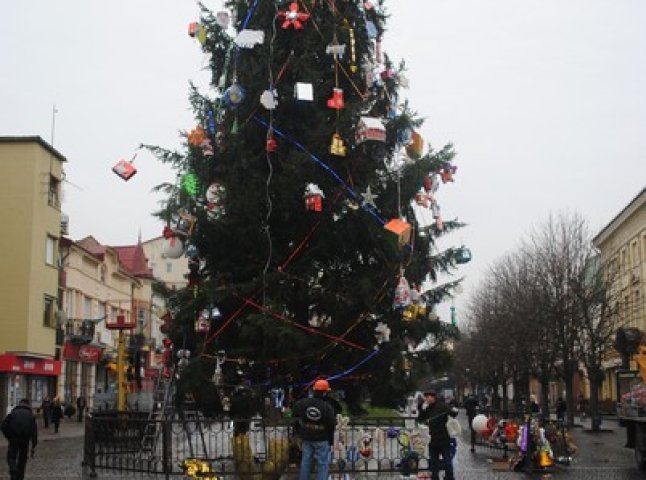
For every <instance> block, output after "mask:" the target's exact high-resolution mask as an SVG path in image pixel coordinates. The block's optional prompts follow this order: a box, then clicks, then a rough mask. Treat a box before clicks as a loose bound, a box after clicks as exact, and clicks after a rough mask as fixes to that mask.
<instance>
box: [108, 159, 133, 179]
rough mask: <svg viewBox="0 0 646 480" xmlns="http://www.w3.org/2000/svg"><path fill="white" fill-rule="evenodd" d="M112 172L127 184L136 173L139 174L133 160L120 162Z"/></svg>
mask: <svg viewBox="0 0 646 480" xmlns="http://www.w3.org/2000/svg"><path fill="white" fill-rule="evenodd" d="M133 160H134V157H133ZM112 171H113V172H114V173H116V174H117V175H118V176H119V177H121V178H122V179H123V180H125V181H126V182H127V181H128V180H130V179H131V178H132V177H133V176H134V175H135V173H137V169H136V168H135V166H134V165H133V164H132V160H131V161H129V162H128V161H127V160H123V159H122V160H119V161H118V162H117V163H116V165H115V166H114V167H112Z"/></svg>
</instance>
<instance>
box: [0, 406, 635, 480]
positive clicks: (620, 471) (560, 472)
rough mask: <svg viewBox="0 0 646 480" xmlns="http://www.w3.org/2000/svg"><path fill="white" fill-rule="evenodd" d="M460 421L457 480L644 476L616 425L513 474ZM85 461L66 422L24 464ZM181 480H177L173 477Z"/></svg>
mask: <svg viewBox="0 0 646 480" xmlns="http://www.w3.org/2000/svg"><path fill="white" fill-rule="evenodd" d="M458 418H460V419H461V421H462V423H463V428H464V432H463V438H462V439H461V442H460V444H459V447H458V453H457V457H456V459H455V473H456V475H455V477H456V479H457V480H475V479H487V480H489V479H491V480H499V479H500V480H516V479H531V480H533V479H536V480H547V479H567V480H597V479H599V480H601V479H603V480H606V479H608V480H638V479H639V480H643V479H644V478H645V476H644V473H643V472H639V471H638V470H637V469H636V467H635V462H634V459H633V453H632V450H629V449H626V448H623V445H624V443H625V433H624V431H623V429H622V428H620V427H619V426H618V425H617V423H616V422H614V421H612V420H607V421H606V422H605V424H604V427H605V428H606V429H607V431H605V432H603V433H597V434H592V433H589V432H586V430H585V427H587V426H589V425H587V424H584V425H583V427H584V428H576V429H575V430H574V435H575V440H576V443H577V445H578V446H579V453H578V454H577V456H575V457H574V461H573V463H572V465H570V466H560V465H557V466H555V467H554V468H553V469H552V470H551V471H550V472H535V473H516V472H494V471H493V470H492V464H491V460H492V459H495V458H497V457H500V453H498V452H491V451H487V450H486V449H482V448H478V449H477V451H476V452H475V453H471V452H470V451H469V446H468V438H467V432H466V418H465V416H464V414H463V413H462V414H461V415H460V416H459V417H458ZM6 450H7V447H6V441H5V440H4V438H2V439H1V440H0V457H1V458H2V462H0V463H1V465H0V479H2V480H4V479H8V478H9V477H8V474H7V464H6V461H4V459H5V457H6ZM82 458H83V424H79V423H77V422H74V421H64V422H63V423H62V425H61V429H60V433H59V434H57V435H55V434H54V433H53V432H52V430H51V427H50V429H49V430H44V429H41V430H40V444H39V446H38V448H37V449H36V456H35V458H34V459H30V460H29V462H28V463H27V473H26V477H25V478H26V480H31V479H34V480H40V479H43V480H44V479H48V480H58V479H65V480H81V479H83V480H86V479H87V478H88V476H87V475H85V476H83V473H82V468H81V461H82ZM98 478H99V479H101V478H109V479H111V480H112V479H117V478H120V479H126V478H135V479H136V478H141V479H152V478H153V477H151V476H138V475H118V474H117V475H115V474H110V473H107V472H102V471H100V472H98ZM172 478H180V477H172ZM295 478H296V476H295V475H284V476H283V479H282V480H293V479H295ZM377 478H379V479H383V480H399V479H401V478H402V477H400V476H399V475H383V474H382V475H379V477H378V476H377V475H374V474H373V475H353V476H351V477H350V479H349V480H367V479H371V480H374V479H377Z"/></svg>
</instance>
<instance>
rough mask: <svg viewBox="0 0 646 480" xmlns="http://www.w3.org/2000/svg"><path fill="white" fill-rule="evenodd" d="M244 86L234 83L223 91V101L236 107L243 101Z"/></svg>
mask: <svg viewBox="0 0 646 480" xmlns="http://www.w3.org/2000/svg"><path fill="white" fill-rule="evenodd" d="M244 97H245V91H244V88H242V86H241V85H240V84H238V83H234V84H233V85H231V86H230V87H229V88H227V89H226V90H225V91H224V97H223V100H224V103H226V104H227V105H228V106H230V107H237V106H238V105H240V104H241V103H242V102H243V101H244Z"/></svg>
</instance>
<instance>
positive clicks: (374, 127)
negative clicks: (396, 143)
mask: <svg viewBox="0 0 646 480" xmlns="http://www.w3.org/2000/svg"><path fill="white" fill-rule="evenodd" d="M355 140H356V141H357V144H360V143H363V142H367V141H375V142H385V141H386V127H385V126H384V124H383V122H382V121H381V120H380V119H378V118H374V117H361V118H360V119H359V124H358V125H357V132H356V134H355Z"/></svg>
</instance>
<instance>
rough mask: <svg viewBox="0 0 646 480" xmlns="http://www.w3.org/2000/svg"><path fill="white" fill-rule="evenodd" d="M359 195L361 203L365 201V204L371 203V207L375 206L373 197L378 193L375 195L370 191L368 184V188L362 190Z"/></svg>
mask: <svg viewBox="0 0 646 480" xmlns="http://www.w3.org/2000/svg"><path fill="white" fill-rule="evenodd" d="M361 196H362V197H363V203H365V204H366V205H371V206H372V208H377V205H376V204H375V199H376V198H377V197H378V196H379V195H375V194H374V193H372V190H370V185H368V188H366V191H365V192H363V193H362V194H361Z"/></svg>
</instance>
